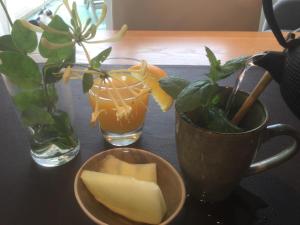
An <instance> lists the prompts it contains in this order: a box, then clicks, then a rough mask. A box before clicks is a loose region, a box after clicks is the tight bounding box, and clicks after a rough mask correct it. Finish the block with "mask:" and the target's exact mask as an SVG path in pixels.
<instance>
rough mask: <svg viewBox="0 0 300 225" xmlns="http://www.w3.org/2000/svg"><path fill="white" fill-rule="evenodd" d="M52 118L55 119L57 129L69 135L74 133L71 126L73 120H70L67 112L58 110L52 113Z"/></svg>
mask: <svg viewBox="0 0 300 225" xmlns="http://www.w3.org/2000/svg"><path fill="white" fill-rule="evenodd" d="M52 118H53V119H54V121H55V126H56V129H57V130H58V131H59V132H60V133H64V134H67V135H69V134H72V133H73V128H72V126H71V121H70V119H69V116H68V114H67V113H66V112H63V111H56V112H54V113H53V114H52Z"/></svg>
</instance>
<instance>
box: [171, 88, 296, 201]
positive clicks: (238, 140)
mask: <svg viewBox="0 0 300 225" xmlns="http://www.w3.org/2000/svg"><path fill="white" fill-rule="evenodd" d="M230 90H231V89H227V88H223V89H222V92H223V94H222V96H223V99H226V98H227V97H226V96H228V94H229V92H230ZM247 96H248V94H247V93H244V92H238V94H237V96H236V98H235V103H234V107H233V108H235V109H236V110H237V109H238V108H239V107H240V106H241V105H242V103H243V102H244V100H245V99H246V98H247ZM233 111H234V110H233ZM267 121H268V112H267V110H266V108H265V107H264V105H263V104H262V103H261V102H260V101H257V102H256V103H255V104H254V105H253V107H252V108H251V109H250V111H249V112H248V114H247V115H246V116H245V118H244V119H243V121H241V127H244V128H246V129H245V130H246V131H244V132H241V133H217V132H212V131H209V130H207V129H203V128H201V127H198V126H196V125H194V124H192V123H191V122H189V120H187V119H186V116H185V115H184V114H181V115H179V114H178V113H177V115H176V145H177V156H178V160H179V164H180V167H181V170H182V172H183V176H184V178H185V181H186V184H187V188H188V190H189V191H190V193H191V195H192V196H194V197H196V198H198V199H199V200H205V201H209V202H216V201H220V200H223V199H225V198H226V197H227V196H228V195H229V194H230V193H231V192H232V190H233V189H234V188H235V187H236V185H237V184H238V183H239V182H240V180H241V179H242V178H243V177H245V176H249V175H254V174H257V173H260V172H263V171H266V170H268V169H271V168H273V167H275V166H277V165H279V164H281V163H283V162H285V161H287V160H288V159H290V158H291V157H292V156H294V155H295V154H296V153H297V151H298V147H299V143H300V134H299V133H298V132H297V131H296V130H295V129H294V128H292V127H291V126H289V125H285V124H276V125H271V126H267ZM281 135H286V136H290V137H291V138H293V140H294V142H293V143H292V144H291V145H290V146H288V147H287V148H285V149H283V150H282V151H280V153H278V154H276V155H274V156H272V157H269V158H267V159H265V160H262V161H259V162H256V163H253V164H252V162H253V160H254V159H255V154H256V152H257V151H258V150H259V148H260V146H261V144H262V143H263V142H265V141H267V140H268V139H270V138H272V137H276V136H281Z"/></svg>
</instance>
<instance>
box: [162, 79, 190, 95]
mask: <svg viewBox="0 0 300 225" xmlns="http://www.w3.org/2000/svg"><path fill="white" fill-rule="evenodd" d="M189 84H190V82H189V81H187V80H185V79H182V78H179V77H164V78H162V79H160V80H159V85H160V87H161V88H162V89H163V90H164V91H165V92H166V93H167V94H168V95H170V96H171V97H172V98H173V99H176V98H177V96H178V95H179V94H180V92H181V91H182V90H183V89H184V88H185V87H186V86H188V85H189Z"/></svg>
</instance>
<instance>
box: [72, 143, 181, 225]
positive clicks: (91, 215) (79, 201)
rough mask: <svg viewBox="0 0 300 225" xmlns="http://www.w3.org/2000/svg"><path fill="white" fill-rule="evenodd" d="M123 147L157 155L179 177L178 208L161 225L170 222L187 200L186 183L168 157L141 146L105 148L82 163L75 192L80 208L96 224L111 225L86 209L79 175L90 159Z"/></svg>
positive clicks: (75, 182)
mask: <svg viewBox="0 0 300 225" xmlns="http://www.w3.org/2000/svg"><path fill="white" fill-rule="evenodd" d="M122 149H126V150H129V151H131V150H133V151H138V152H140V153H142V154H146V155H151V156H153V157H156V158H158V159H159V160H161V161H162V162H163V163H165V164H166V165H167V166H168V168H169V169H170V170H171V171H172V172H173V173H174V175H175V177H176V178H177V180H178V181H179V184H180V189H181V196H180V202H179V204H178V206H177V208H176V210H175V211H174V212H173V213H172V214H171V215H170V216H169V217H168V218H167V219H166V220H164V221H162V222H161V223H160V224H159V225H166V224H168V223H170V222H171V221H172V220H173V219H174V218H175V217H176V216H177V215H178V214H179V212H180V210H181V209H182V208H183V205H184V203H185V200H186V189H185V185H184V182H183V179H182V177H181V176H180V174H179V173H178V171H177V170H176V169H175V168H174V166H173V165H172V164H171V163H170V162H168V161H167V160H166V159H164V158H162V157H161V156H159V155H157V154H155V153H153V152H150V151H147V150H143V149H139V148H127V147H120V148H111V149H107V150H103V151H101V152H99V153H97V154H95V155H92V156H91V157H90V158H89V159H87V160H86V161H85V162H84V163H83V164H82V165H81V167H80V168H79V170H78V171H77V173H76V176H75V180H74V194H75V198H76V200H77V203H78V204H79V206H80V208H81V209H82V210H83V212H84V213H85V214H86V215H87V216H88V217H89V218H90V219H91V220H92V221H94V222H95V223H96V224H99V225H109V224H107V223H104V222H102V221H100V220H99V219H97V218H96V217H95V216H94V215H93V214H91V213H90V212H89V211H88V210H87V209H86V207H85V206H84V204H83V203H82V201H81V199H80V197H79V194H78V189H77V186H78V181H79V178H80V177H79V176H80V174H81V172H82V170H83V168H84V167H85V166H86V164H88V163H89V162H90V161H92V160H93V159H94V158H97V157H98V156H99V155H101V154H103V153H104V152H105V153H107V152H113V151H120V150H122ZM116 214H117V213H116ZM117 215H119V214H117Z"/></svg>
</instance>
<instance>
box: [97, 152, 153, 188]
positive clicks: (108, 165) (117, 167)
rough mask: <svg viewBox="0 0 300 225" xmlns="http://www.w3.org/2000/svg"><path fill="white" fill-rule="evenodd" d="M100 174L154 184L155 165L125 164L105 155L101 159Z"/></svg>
mask: <svg viewBox="0 0 300 225" xmlns="http://www.w3.org/2000/svg"><path fill="white" fill-rule="evenodd" d="M100 172H103V173H110V174H116V175H124V176H130V177H134V178H136V179H138V180H144V181H151V182H155V183H156V181H157V177H156V164H155V163H145V164H133V163H127V162H125V161H123V160H120V159H118V158H116V157H115V156H113V155H107V156H106V157H105V158H104V159H103V161H102V165H101V167H100Z"/></svg>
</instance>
